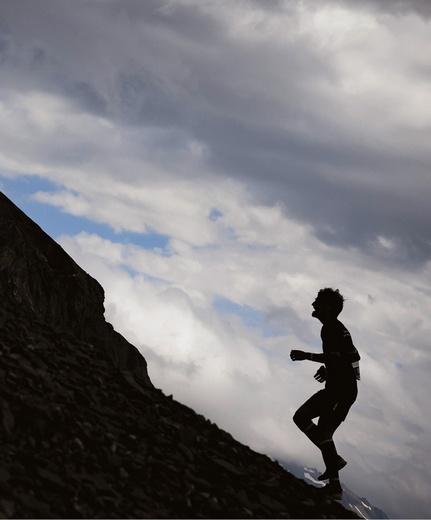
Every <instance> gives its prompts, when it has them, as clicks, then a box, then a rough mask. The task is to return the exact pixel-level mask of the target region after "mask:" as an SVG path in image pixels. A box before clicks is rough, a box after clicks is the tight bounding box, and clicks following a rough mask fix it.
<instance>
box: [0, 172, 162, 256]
mask: <svg viewBox="0 0 431 520" xmlns="http://www.w3.org/2000/svg"><path fill="white" fill-rule="evenodd" d="M0 187H1V190H2V191H3V193H4V194H5V195H6V197H8V198H9V199H10V200H11V201H12V202H13V203H14V204H15V205H16V206H18V207H19V208H20V209H21V210H22V211H23V212H24V213H25V214H26V215H27V216H28V217H30V218H31V219H32V220H34V221H35V222H36V223H37V224H38V225H39V226H40V227H41V228H42V229H43V230H44V231H45V233H47V234H48V235H49V236H50V237H52V238H53V239H54V240H56V239H57V238H58V237H59V236H60V235H77V234H78V233H80V232H81V231H85V232H86V233H90V234H93V233H94V234H96V235H98V236H100V237H102V238H105V239H107V240H111V241H112V242H116V243H120V244H134V245H136V246H139V247H142V248H144V249H161V250H162V251H163V250H165V249H166V248H167V246H168V245H169V237H168V236H166V235H161V234H159V233H155V232H154V233H151V232H150V233H133V232H130V231H123V232H121V233H116V232H115V231H114V230H113V229H112V228H111V227H110V226H108V225H107V224H101V223H98V222H94V221H92V220H89V219H87V218H85V217H80V216H76V215H71V214H69V213H65V212H64V211H62V210H61V209H60V208H57V207H56V206H53V205H51V204H44V203H42V202H39V201H37V200H35V199H34V198H33V195H34V194H35V193H36V192H38V191H45V192H50V191H51V192H52V191H54V190H56V189H58V188H59V185H58V184H56V183H54V182H50V181H47V180H45V179H41V178H40V177H37V176H31V177H30V176H22V177H18V178H15V179H8V178H4V177H3V178H2V177H1V174H0ZM166 254H167V253H166Z"/></svg>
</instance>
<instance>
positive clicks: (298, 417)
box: [293, 408, 311, 430]
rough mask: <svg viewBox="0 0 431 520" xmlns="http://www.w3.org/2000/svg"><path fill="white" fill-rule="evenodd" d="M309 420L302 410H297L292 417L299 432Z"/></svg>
mask: <svg viewBox="0 0 431 520" xmlns="http://www.w3.org/2000/svg"><path fill="white" fill-rule="evenodd" d="M310 421H311V419H310V417H309V416H308V414H307V413H305V410H304V409H303V408H299V410H297V411H296V412H295V413H294V415H293V422H294V423H295V424H296V426H298V428H299V429H300V430H304V428H306V427H307V426H308V424H309V423H310Z"/></svg>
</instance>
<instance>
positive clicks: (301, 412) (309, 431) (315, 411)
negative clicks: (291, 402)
mask: <svg viewBox="0 0 431 520" xmlns="http://www.w3.org/2000/svg"><path fill="white" fill-rule="evenodd" d="M323 398H324V394H323V390H320V391H319V392H317V393H316V394H314V395H313V396H311V397H310V399H308V401H306V402H305V403H304V404H303V405H302V406H300V407H299V408H298V410H297V411H296V412H295V414H294V416H293V421H294V423H295V424H296V426H298V428H299V429H300V430H301V431H302V432H303V433H304V434H305V435H306V436H307V437H308V438H309V439H310V441H311V442H312V443H313V444H315V445H316V446H317V447H319V443H320V441H321V438H320V435H319V430H318V427H317V426H316V425H315V424H314V423H313V419H315V418H316V417H319V416H320V411H321V408H322V402H323Z"/></svg>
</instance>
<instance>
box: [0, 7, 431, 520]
mask: <svg viewBox="0 0 431 520" xmlns="http://www.w3.org/2000/svg"><path fill="white" fill-rule="evenodd" d="M1 11H2V17H1V19H2V22H1V23H0V69H1V72H2V73H1V75H0V78H1V79H0V121H1V123H0V143H1V144H0V176H1V178H2V179H3V184H2V188H3V189H4V190H5V192H6V194H7V195H9V196H11V198H12V199H13V200H14V201H15V202H16V203H18V204H19V203H20V202H21V204H20V205H21V207H22V208H23V209H24V210H25V207H26V205H27V204H28V205H29V207H30V206H31V208H32V211H33V212H34V213H33V214H32V215H31V216H32V217H33V218H35V220H37V221H39V222H41V220H44V221H46V222H47V225H48V227H49V226H50V224H49V221H50V220H51V221H54V220H56V222H55V229H56V230H58V229H61V221H62V218H63V217H62V216H63V215H64V222H65V224H64V225H65V226H66V215H69V216H67V223H68V224H67V225H68V226H69V224H70V222H72V220H70V216H71V215H72V216H76V217H82V219H76V221H75V222H76V224H75V229H68V231H67V232H63V233H62V235H61V236H55V237H54V238H56V239H58V241H59V242H60V243H61V244H62V245H63V247H65V249H66V250H67V251H68V252H69V253H70V254H71V255H72V256H73V257H74V258H75V260H76V261H77V262H78V263H79V264H80V265H81V266H82V267H84V268H85V269H86V270H87V271H88V272H89V273H90V274H92V275H93V276H95V277H96V278H97V279H98V280H99V281H100V283H101V284H102V285H103V287H104V288H105V291H106V314H107V318H108V320H110V321H111V322H112V323H113V324H114V326H115V327H116V329H117V330H119V331H120V332H121V333H123V334H124V335H125V336H126V337H127V338H128V339H129V341H131V342H132V343H134V344H135V345H136V346H137V347H138V348H140V350H141V351H142V353H143V354H144V356H145V357H146V359H147V360H148V363H149V371H150V375H151V377H152V380H153V381H154V383H155V384H156V386H158V387H160V388H162V389H163V390H164V391H165V392H166V393H173V394H174V397H175V398H176V399H179V400H180V401H183V402H184V403H186V404H189V405H190V406H193V408H195V409H196V410H197V411H199V412H201V413H204V414H205V415H206V416H208V417H210V418H211V419H212V420H214V421H216V422H218V423H219V424H220V426H222V427H223V428H225V429H227V430H229V431H230V432H231V433H232V434H234V435H235V436H236V437H237V438H239V439H240V440H241V441H243V442H246V443H248V444H250V445H252V446H253V447H254V448H255V449H258V450H261V451H264V452H266V453H268V454H270V455H272V456H274V457H278V458H280V459H283V458H284V459H293V460H295V461H296V462H299V463H302V464H308V465H311V466H317V467H321V461H320V455H319V453H318V452H317V450H315V448H314V447H313V446H309V443H308V442H307V440H306V439H303V436H302V435H301V434H300V432H299V431H298V430H297V429H296V428H295V427H294V425H293V423H292V419H291V417H292V414H293V412H294V410H295V409H296V408H297V407H298V406H299V405H300V404H302V402H303V401H304V400H305V399H306V398H307V397H308V396H309V395H310V394H311V393H312V392H313V391H317V389H318V388H319V385H318V383H316V382H315V381H314V379H313V374H314V372H315V370H316V366H314V365H312V364H307V363H302V364H293V363H291V362H290V360H289V352H290V350H291V348H300V349H304V350H311V349H315V350H318V349H319V348H320V340H319V331H320V326H319V323H318V322H316V321H315V320H313V319H312V318H311V302H312V301H313V299H314V296H315V294H316V293H317V291H318V289H320V288H321V287H323V286H333V287H338V288H339V289H340V290H341V292H342V293H343V294H344V296H345V297H346V298H347V302H346V307H345V310H344V311H343V314H342V316H341V319H342V321H343V322H344V323H345V324H346V325H347V327H348V328H349V329H350V331H351V333H352V336H353V340H354V342H355V344H356V346H357V348H358V350H359V351H360V353H361V356H362V363H361V372H362V375H363V380H362V381H361V385H360V396H359V398H358V401H357V403H356V404H355V406H354V408H353V409H352V412H351V414H350V415H349V418H348V421H347V422H346V424H344V425H343V426H342V427H341V428H340V431H339V433H338V432H337V441H338V444H339V446H340V452H341V453H342V454H343V456H345V457H346V458H347V459H348V461H349V464H348V465H347V467H346V469H345V470H343V474H342V477H343V478H344V479H345V481H346V483H347V484H348V486H349V487H351V488H352V489H353V490H354V491H355V492H357V493H358V494H360V495H363V496H366V497H367V498H368V499H369V500H370V501H371V502H372V503H374V504H375V505H376V506H378V507H381V508H382V509H384V510H385V511H386V513H387V514H389V515H391V516H393V517H405V518H412V517H426V516H427V515H428V514H429V506H430V503H429V491H428V489H429V482H430V481H431V470H430V468H429V464H428V460H429V455H428V454H429V453H430V448H431V442H430V435H429V421H428V417H427V414H426V411H427V410H428V406H427V404H428V403H427V400H428V395H429V391H430V382H429V373H430V369H431V355H430V351H429V341H430V340H429V338H430V336H431V334H430V333H431V318H430V309H431V305H430V304H431V237H430V232H429V222H430V221H431V207H430V205H429V200H430V199H431V183H430V173H429V164H431V149H430V146H429V143H430V134H431V99H430V98H431V88H430V67H431V61H430V56H431V32H430V15H431V12H430V11H431V10H430V8H429V3H428V2H420V1H418V2H384V1H381V2H369V1H367V0H363V1H360V0H358V1H355V2H341V1H340V2H336V1H329V0H327V1H323V2H315V1H309V2H307V1H306V2H296V1H285V2H283V1H280V2H275V1H274V2H269V1H268V2H253V1H245V0H244V1H238V2H224V1H215V0H212V1H197V0H196V1H194V0H187V1H186V0H184V1H180V0H178V1H174V2H170V1H160V0H159V1H152V0H148V1H145V2H136V1H132V0H121V1H119V0H107V1H105V2H98V1H80V2H77V3H72V2H63V1H61V0H59V1H57V2H51V1H45V0H35V1H28V0H23V1H21V2H19V3H16V2H13V1H9V0H6V1H3V2H2V6H1ZM41 181H43V183H42V182H41ZM0 182H1V180H0ZM24 182H27V187H26V193H32V196H31V199H29V198H28V197H27V196H26V197H24V196H23V195H20V189H21V187H22V186H23V183H24ZM29 182H30V183H33V185H34V189H33V190H31V189H30V190H29V187H28V183H29ZM35 201H37V202H38V205H35ZM86 222H88V225H87V224H86ZM91 223H99V224H101V225H107V226H109V227H110V228H111V230H112V232H109V233H108V232H103V231H100V232H95V231H94V227H92V225H91ZM52 225H53V226H54V222H53V224H52ZM72 227H73V225H72ZM45 229H46V227H45ZM52 229H54V227H53V228H52ZM100 229H102V227H101V228H100ZM106 229H107V228H106ZM47 230H48V231H50V230H49V229H47ZM60 233H61V232H60ZM66 233H67V234H66ZM145 237H151V240H150V238H148V240H147V242H146V243H145V244H144V241H145ZM150 244H153V245H152V246H151V245H150Z"/></svg>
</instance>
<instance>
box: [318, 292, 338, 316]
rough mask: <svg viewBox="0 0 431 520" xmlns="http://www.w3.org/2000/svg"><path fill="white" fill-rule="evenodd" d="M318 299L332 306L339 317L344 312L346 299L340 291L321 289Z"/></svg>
mask: <svg viewBox="0 0 431 520" xmlns="http://www.w3.org/2000/svg"><path fill="white" fill-rule="evenodd" d="M317 297H318V298H319V300H321V301H323V302H325V303H327V304H328V305H330V306H331V307H332V309H333V310H334V312H335V313H336V315H337V316H338V315H339V314H340V312H341V311H342V310H343V305H344V298H343V296H342V295H341V294H340V291H339V290H338V289H335V290H334V289H331V288H330V287H326V288H325V289H320V291H319V292H318V293H317Z"/></svg>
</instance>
